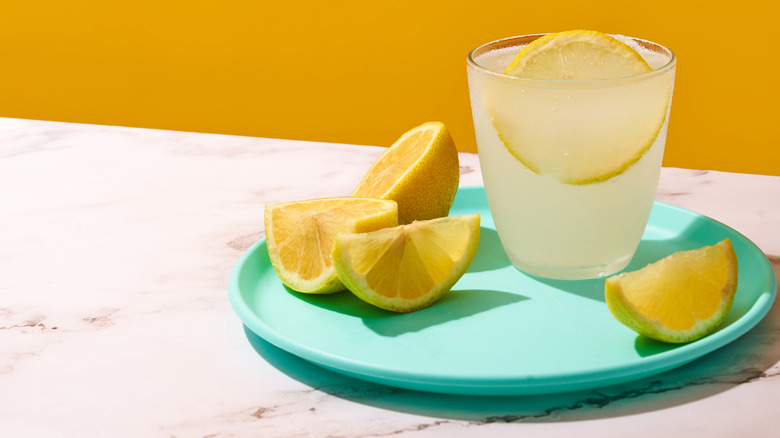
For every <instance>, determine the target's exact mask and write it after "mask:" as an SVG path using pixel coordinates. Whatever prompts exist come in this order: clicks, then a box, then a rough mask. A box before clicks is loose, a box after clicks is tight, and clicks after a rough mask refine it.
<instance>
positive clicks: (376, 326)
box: [290, 289, 528, 337]
mask: <svg viewBox="0 0 780 438" xmlns="http://www.w3.org/2000/svg"><path fill="white" fill-rule="evenodd" d="M290 293H292V294H294V296H296V297H298V298H299V299H301V300H303V301H306V302H308V303H310V304H312V305H315V306H317V307H321V308H323V309H327V310H330V311H332V312H338V313H342V314H345V315H349V316H354V317H356V318H361V319H362V320H363V323H364V324H365V325H366V327H368V328H369V329H371V330H373V331H374V332H376V333H377V334H378V335H380V336H391V337H393V336H399V335H402V334H404V333H410V332H418V331H421V330H423V329H425V328H428V327H432V326H435V325H439V324H444V323H447V322H449V321H454V320H457V319H461V318H465V317H468V316H472V315H476V314H478V313H482V312H487V311H488V310H490V309H494V308H496V307H501V306H506V305H509V304H513V303H517V302H520V301H524V300H527V299H528V297H525V296H523V295H518V294H513V293H509V292H503V291H498V290H489V289H482V290H473V289H472V290H451V291H449V292H447V293H446V294H444V296H443V297H441V298H440V299H439V300H438V301H437V302H436V303H435V304H434V305H432V306H430V307H427V308H425V309H422V310H418V311H416V312H412V313H396V312H391V311H389V310H383V309H380V308H378V307H375V306H372V305H371V304H368V303H366V302H365V301H362V300H361V299H359V298H357V297H356V296H355V295H353V294H351V293H349V292H342V293H338V294H333V295H324V296H323V295H309V294H299V293H296V292H292V291H290Z"/></svg>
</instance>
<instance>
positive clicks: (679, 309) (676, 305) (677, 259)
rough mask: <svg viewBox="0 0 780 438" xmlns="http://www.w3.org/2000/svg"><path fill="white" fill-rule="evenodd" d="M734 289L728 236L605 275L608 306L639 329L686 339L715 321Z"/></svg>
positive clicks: (713, 325)
mask: <svg viewBox="0 0 780 438" xmlns="http://www.w3.org/2000/svg"><path fill="white" fill-rule="evenodd" d="M736 291H737V256H736V254H735V253H734V248H733V247H732V246H731V241H730V240H729V239H726V240H724V241H722V242H719V243H717V244H715V245H712V246H705V247H703V248H699V249H695V250H690V251H680V252H676V253H674V254H672V255H670V256H668V257H666V258H664V259H661V260H660V261H658V262H655V263H653V264H650V265H647V266H645V267H644V268H642V269H640V270H638V271H634V272H627V273H622V274H619V275H616V276H612V277H609V278H607V280H606V286H605V297H606V302H607V307H608V308H609V310H610V312H612V315H613V316H614V317H615V318H616V319H617V320H618V321H620V322H621V323H623V324H624V325H626V326H627V327H629V328H631V329H632V330H634V331H636V332H637V333H639V334H641V335H644V336H647V337H649V338H652V339H656V340H659V341H664V342H675V343H680V342H690V341H694V340H696V339H699V338H701V337H703V336H705V335H707V334H709V333H710V332H712V331H713V330H715V328H717V327H718V325H720V323H721V322H723V319H724V318H726V314H727V313H728V312H729V310H730V309H731V304H732V302H733V301H734V294H735V293H736Z"/></svg>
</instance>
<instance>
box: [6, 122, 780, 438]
mask: <svg viewBox="0 0 780 438" xmlns="http://www.w3.org/2000/svg"><path fill="white" fill-rule="evenodd" d="M456 141H457V139H456ZM383 150H384V149H383V148H381V147H376V146H352V145H339V144H321V143H313V142H304V141H291V140H276V139H263V138H250V137H239V136H224V135H214V134H199V133H185V132H172V131H161V130H151V129H135V128H124V127H112V126H94V125H83V124H71V123H57V122H44V121H31V120H21V119H0V394H2V397H0V430H2V431H3V432H2V433H0V435H2V436H9V437H138V436H144V437H166V438H170V437H244V436H246V437H255V436H263V437H314V436H316V437H345V438H347V437H399V436H409V437H412V436H413V437H432V436H448V437H465V436H491V437H516V436H534V437H564V436H585V437H587V436H599V437H624V436H626V435H629V436H632V437H656V436H691V435H695V434H704V433H706V434H707V435H708V436H711V437H731V436H737V435H739V436H771V434H773V433H775V432H776V430H777V429H778V427H780V417H778V416H777V402H778V401H779V400H780V399H778V394H780V378H778V374H780V306H778V305H777V304H775V305H774V306H773V307H772V309H770V311H769V314H768V315H767V316H766V317H765V318H764V319H763V320H762V321H761V323H759V324H758V325H757V326H756V327H755V328H754V329H752V330H751V331H749V332H748V333H747V334H745V335H744V336H742V337H741V338H740V339H738V340H736V341H735V342H732V343H731V344H729V345H726V346H725V347H723V348H721V349H719V350H716V351H714V352H712V353H710V354H708V355H706V356H704V357H702V358H700V359H697V360H695V361H693V362H691V363H689V364H687V365H684V366H681V367H679V368H676V369H674V370H671V371H668V372H666V373H662V374H659V375H656V376H652V377H649V378H646V379H641V380H637V381H634V382H628V383H625V384H622V385H616V386H612V387H606V388H599V389H595V390H590V391H580V392H574V393H564V394H548V395H540V396H526V397H476V396H451V395H444V394H431V393H422V392H415V391H407V390H403V389H398V388H393V387H389V386H383V385H378V384H373V383H369V382H363V381H359V380H355V379H352V378H349V377H346V376H342V375H340V374H337V373H333V372H331V371H328V370H325V369H322V368H320V367H317V366H315V365H313V364H311V363H309V362H306V361H304V360H302V359H300V358H298V357H296V356H293V355H291V354H289V353H287V352H285V351H282V350H280V349H278V348H276V347H274V346H273V345H271V344H269V343H268V342H266V341H264V340H262V339H260V338H258V337H256V336H254V335H253V334H252V333H251V332H249V331H247V330H246V329H245V328H244V327H243V325H242V324H241V322H240V320H239V319H238V317H237V316H236V315H235V313H234V312H233V311H232V309H231V307H230V304H229V303H228V299H227V279H228V276H229V275H230V271H231V269H232V267H233V265H234V263H235V262H236V260H237V259H238V257H240V255H241V254H242V253H243V252H244V251H245V250H246V249H247V248H249V247H250V246H251V245H252V244H253V243H254V242H256V241H257V240H258V239H260V238H262V237H263V236H264V230H263V208H264V206H265V205H266V204H269V203H275V202H284V201H290V200H296V199H306V198H314V197H324V196H341V195H348V194H349V193H350V192H351V191H352V188H353V187H354V186H355V184H357V182H358V181H359V180H360V178H361V176H362V174H363V172H365V170H367V169H368V167H369V166H370V165H371V163H373V161H374V160H375V159H376V157H378V156H379V154H381V152H382V151H383ZM460 159H461V185H463V186H467V185H478V184H481V181H482V180H481V174H480V168H479V160H478V159H477V157H476V155H474V154H461V156H460ZM657 199H658V200H660V201H664V202H668V203H670V204H674V205H678V206H681V207H684V208H688V209H691V210H694V211H696V212H698V213H701V214H704V215H707V216H710V217H712V218H714V219H716V220H718V221H721V222H723V223H724V224H726V225H728V226H730V227H732V228H734V229H736V230H737V231H739V232H741V233H743V234H744V235H745V236H747V237H748V238H750V239H751V240H752V241H753V242H755V243H756V245H758V247H759V248H761V250H762V251H764V253H766V254H767V256H768V258H769V260H770V261H771V263H772V266H773V268H774V270H775V272H776V273H779V272H780V239H779V238H778V237H777V230H778V229H780V204H778V202H777V200H778V199H780V177H776V176H765V175H745V174H733V173H725V172H717V171H708V170H686V169H675V168H665V169H663V171H662V175H661V181H660V183H659V188H658V195H657Z"/></svg>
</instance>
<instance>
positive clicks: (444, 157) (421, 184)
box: [352, 122, 460, 224]
mask: <svg viewBox="0 0 780 438" xmlns="http://www.w3.org/2000/svg"><path fill="white" fill-rule="evenodd" d="M459 178H460V167H459V164H458V151H457V149H455V143H454V142H453V141H452V137H450V134H449V132H448V131H447V128H446V127H445V126H444V124H443V123H440V122H428V123H424V124H422V125H420V126H417V127H415V128H412V129H411V130H409V131H407V132H406V133H404V134H403V135H402V136H401V137H400V138H399V139H398V140H397V141H396V142H395V143H393V145H392V146H390V148H388V149H387V151H385V152H384V153H383V154H382V155H381V156H380V157H379V158H378V159H377V160H376V161H375V162H374V164H373V165H372V166H371V167H370V168H369V169H368V172H366V174H365V176H363V179H362V180H361V181H360V182H359V183H358V185H357V187H356V188H355V190H354V191H353V192H352V196H357V197H362V198H381V199H392V200H394V201H396V202H397V203H398V223H400V224H408V223H410V222H412V221H415V220H426V219H433V218H437V217H444V216H447V214H448V213H449V211H450V207H452V202H453V201H454V199H455V193H456V192H457V191H458V181H459Z"/></svg>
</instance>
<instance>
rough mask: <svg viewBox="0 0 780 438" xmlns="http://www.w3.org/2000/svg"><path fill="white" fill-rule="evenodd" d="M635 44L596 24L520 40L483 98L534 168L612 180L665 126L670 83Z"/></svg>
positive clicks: (587, 180)
mask: <svg viewBox="0 0 780 438" xmlns="http://www.w3.org/2000/svg"><path fill="white" fill-rule="evenodd" d="M652 71H653V70H652V68H651V67H650V66H649V65H648V63H647V62H646V61H645V60H644V59H643V58H642V56H640V54H639V53H638V52H637V51H636V50H634V49H633V48H632V47H630V46H629V45H627V44H626V43H623V42H621V41H620V40H618V39H616V38H614V37H612V36H609V35H606V34H603V33H600V32H595V31H586V30H574V31H568V32H560V33H553V34H548V35H545V36H543V37H541V38H539V39H537V40H535V41H533V42H531V43H530V44H528V45H527V46H525V47H523V48H522V49H521V50H520V51H519V52H518V54H517V55H516V56H515V58H514V60H513V61H512V62H511V63H510V64H509V66H508V67H507V68H506V70H505V71H504V73H505V74H506V75H510V76H515V77H518V78H522V79H523V80H521V81H516V80H510V79H507V78H502V79H497V80H496V81H495V84H494V85H495V86H493V87H488V89H487V90H486V92H485V94H486V96H485V99H486V105H487V108H488V113H489V115H490V118H491V121H492V123H493V126H494V128H495V129H496V133H497V134H498V137H499V138H500V139H501V141H502V142H503V144H504V146H505V147H506V148H507V150H508V151H509V152H510V153H511V154H512V155H513V156H514V157H515V158H516V159H517V160H519V161H520V162H521V163H523V164H524V165H525V167H527V168H528V169H530V170H531V171H533V172H535V173H537V174H539V175H542V176H545V177H551V178H554V179H556V180H558V181H560V182H561V183H564V184H574V185H581V184H591V183H598V182H603V181H606V180H609V179H611V178H613V177H615V176H617V175H620V174H621V173H623V172H624V171H625V170H626V169H628V168H629V167H630V166H631V165H632V164H634V163H636V162H637V161H639V159H641V158H642V156H643V155H644V154H645V152H646V151H647V150H648V149H649V148H650V147H651V146H652V145H653V143H654V142H655V140H656V138H657V137H658V135H659V133H660V132H661V130H662V129H663V127H664V124H665V120H666V114H667V109H668V107H669V100H670V98H671V86H672V83H671V81H669V79H668V77H666V76H664V75H655V76H652V75H651V76H652V77H646V76H644V75H645V74H648V73H650V72H652Z"/></svg>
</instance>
